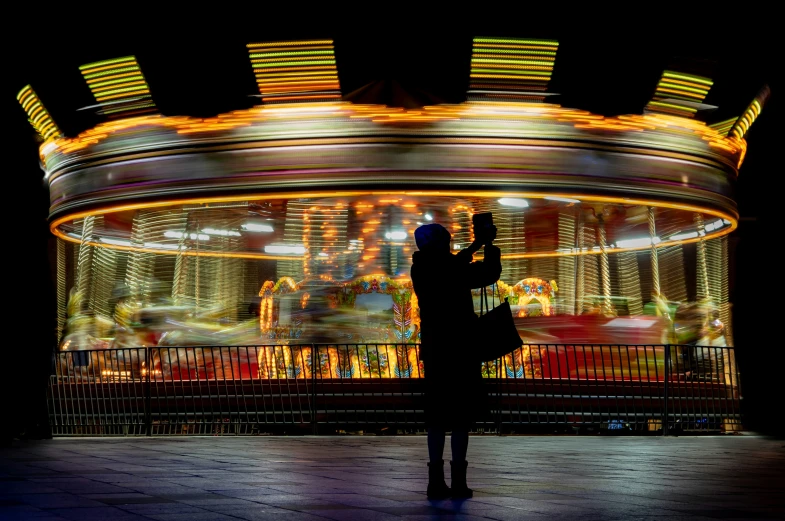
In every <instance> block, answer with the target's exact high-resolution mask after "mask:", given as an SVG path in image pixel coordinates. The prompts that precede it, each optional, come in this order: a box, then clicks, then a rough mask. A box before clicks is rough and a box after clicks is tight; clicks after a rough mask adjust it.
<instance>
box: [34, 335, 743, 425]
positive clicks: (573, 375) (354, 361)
mask: <svg viewBox="0 0 785 521" xmlns="http://www.w3.org/2000/svg"><path fill="white" fill-rule="evenodd" d="M54 362H55V363H54V374H53V375H52V377H51V380H50V386H49V391H48V393H49V396H48V398H49V412H50V424H51V425H52V429H53V434H54V435H56V436H58V435H59V436H74V435H90V436H96V435H120V436H123V435H169V434H171V435H174V434H264V433H290V434H292V433H313V434H318V433H323V434H328V433H329V434H333V433H336V432H358V431H366V432H377V433H392V434H395V433H398V432H401V431H404V432H416V431H420V430H422V429H423V428H424V425H425V418H424V412H423V409H422V400H421V398H422V396H423V392H424V376H425V367H424V365H423V363H422V362H421V360H420V356H419V346H418V345H415V344H397V345H396V344H303V345H264V346H195V347H146V348H144V347H140V348H123V349H106V350H95V351H62V352H58V353H57V354H56V355H55V360H54ZM478 370H480V371H482V374H483V377H484V380H483V381H484V383H485V390H486V392H487V394H488V397H489V404H490V409H491V411H490V413H491V414H490V415H489V416H488V417H487V418H486V419H484V420H483V421H481V422H479V423H478V424H477V426H476V429H477V431H479V432H496V433H502V432H533V431H541V432H542V431H544V432H554V431H571V430H577V431H605V430H607V431H618V432H624V431H638V432H657V433H663V434H667V433H669V432H671V433H672V432H690V431H694V432H718V431H730V430H740V429H741V404H742V400H741V386H740V382H739V373H738V371H737V367H736V362H735V356H734V350H733V348H728V347H700V346H683V345H670V346H668V345H555V344H548V345H544V344H543V345H535V344H530V345H524V346H523V347H522V348H520V349H517V350H515V351H513V352H511V353H509V354H507V355H506V356H504V357H502V358H499V359H497V360H493V361H490V362H485V363H482V364H478Z"/></svg>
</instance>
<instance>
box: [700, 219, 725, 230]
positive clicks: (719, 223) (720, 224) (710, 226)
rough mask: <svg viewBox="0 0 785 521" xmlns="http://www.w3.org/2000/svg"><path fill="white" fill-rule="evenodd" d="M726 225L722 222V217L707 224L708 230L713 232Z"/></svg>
mask: <svg viewBox="0 0 785 521" xmlns="http://www.w3.org/2000/svg"><path fill="white" fill-rule="evenodd" d="M723 226H725V223H724V222H722V219H717V220H716V221H714V222H711V223H709V224H707V225H706V226H705V228H706V231H707V232H713V231H714V230H719V229H720V228H722V227H723Z"/></svg>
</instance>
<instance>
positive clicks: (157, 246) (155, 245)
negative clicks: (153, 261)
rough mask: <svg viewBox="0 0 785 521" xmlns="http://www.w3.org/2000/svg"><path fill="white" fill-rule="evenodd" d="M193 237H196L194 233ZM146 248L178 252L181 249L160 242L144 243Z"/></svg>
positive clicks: (174, 245)
mask: <svg viewBox="0 0 785 521" xmlns="http://www.w3.org/2000/svg"><path fill="white" fill-rule="evenodd" d="M191 235H196V234H194V233H192V234H191ZM144 247H145V248H152V249H155V250H176V249H178V248H179V246H178V245H176V244H162V243H160V242H146V243H144Z"/></svg>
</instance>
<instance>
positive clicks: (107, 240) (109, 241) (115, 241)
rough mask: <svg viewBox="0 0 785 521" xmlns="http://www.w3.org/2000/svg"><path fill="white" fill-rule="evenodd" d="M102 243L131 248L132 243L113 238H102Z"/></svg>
mask: <svg viewBox="0 0 785 521" xmlns="http://www.w3.org/2000/svg"><path fill="white" fill-rule="evenodd" d="M101 242H103V243H106V244H113V245H115V246H130V245H131V241H127V240H124V239H112V238H111V237H101Z"/></svg>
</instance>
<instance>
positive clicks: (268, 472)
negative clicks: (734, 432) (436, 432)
mask: <svg viewBox="0 0 785 521" xmlns="http://www.w3.org/2000/svg"><path fill="white" fill-rule="evenodd" d="M448 447H449V442H448ZM784 447H785V442H783V441H777V440H769V439H764V438H759V437H754V436H724V437H699V438H691V437H679V438H666V439H663V438H655V437H566V436H565V437H473V438H472V439H471V441H470V443H469V459H470V485H471V486H473V487H474V488H475V490H476V496H475V498H473V499H471V500H467V501H461V502H459V501H432V502H429V501H427V500H426V499H425V495H424V494H423V491H424V490H425V484H426V481H427V480H426V467H425V457H426V450H425V439H424V438H423V437H392V436H391V437H367V436H366V437H293V438H285V437H255V438H250V437H249V438H228V437H227V438H218V437H205V438H195V437H194V438H134V439H94V438H93V439H56V440H50V441H40V442H27V443H17V442H15V445H14V446H13V447H12V448H10V449H0V519H36V520H44V519H45V520H55V519H58V520H60V519H71V520H108V521H125V520H133V519H135V520H142V519H155V520H160V521H169V520H171V521H174V520H185V521H201V520H209V521H213V520H237V519H245V520H259V519H272V520H276V521H290V520H298V521H299V520H313V521H318V520H324V519H325V518H326V519H335V520H352V521H354V520H369V521H386V520H393V519H406V520H410V521H414V520H425V519H439V520H448V519H454V520H472V519H486V518H487V519H498V520H517V519H522V520H529V519H531V520H539V519H542V520H545V519H569V520H578V521H583V520H589V519H603V520H606V519H608V520H614V519H619V520H622V519H625V520H626V519H658V520H662V521H664V520H666V519H668V520H671V519H704V520H705V519H726V520H727V519H783V518H785V489H784V483H785V448H784Z"/></svg>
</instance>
